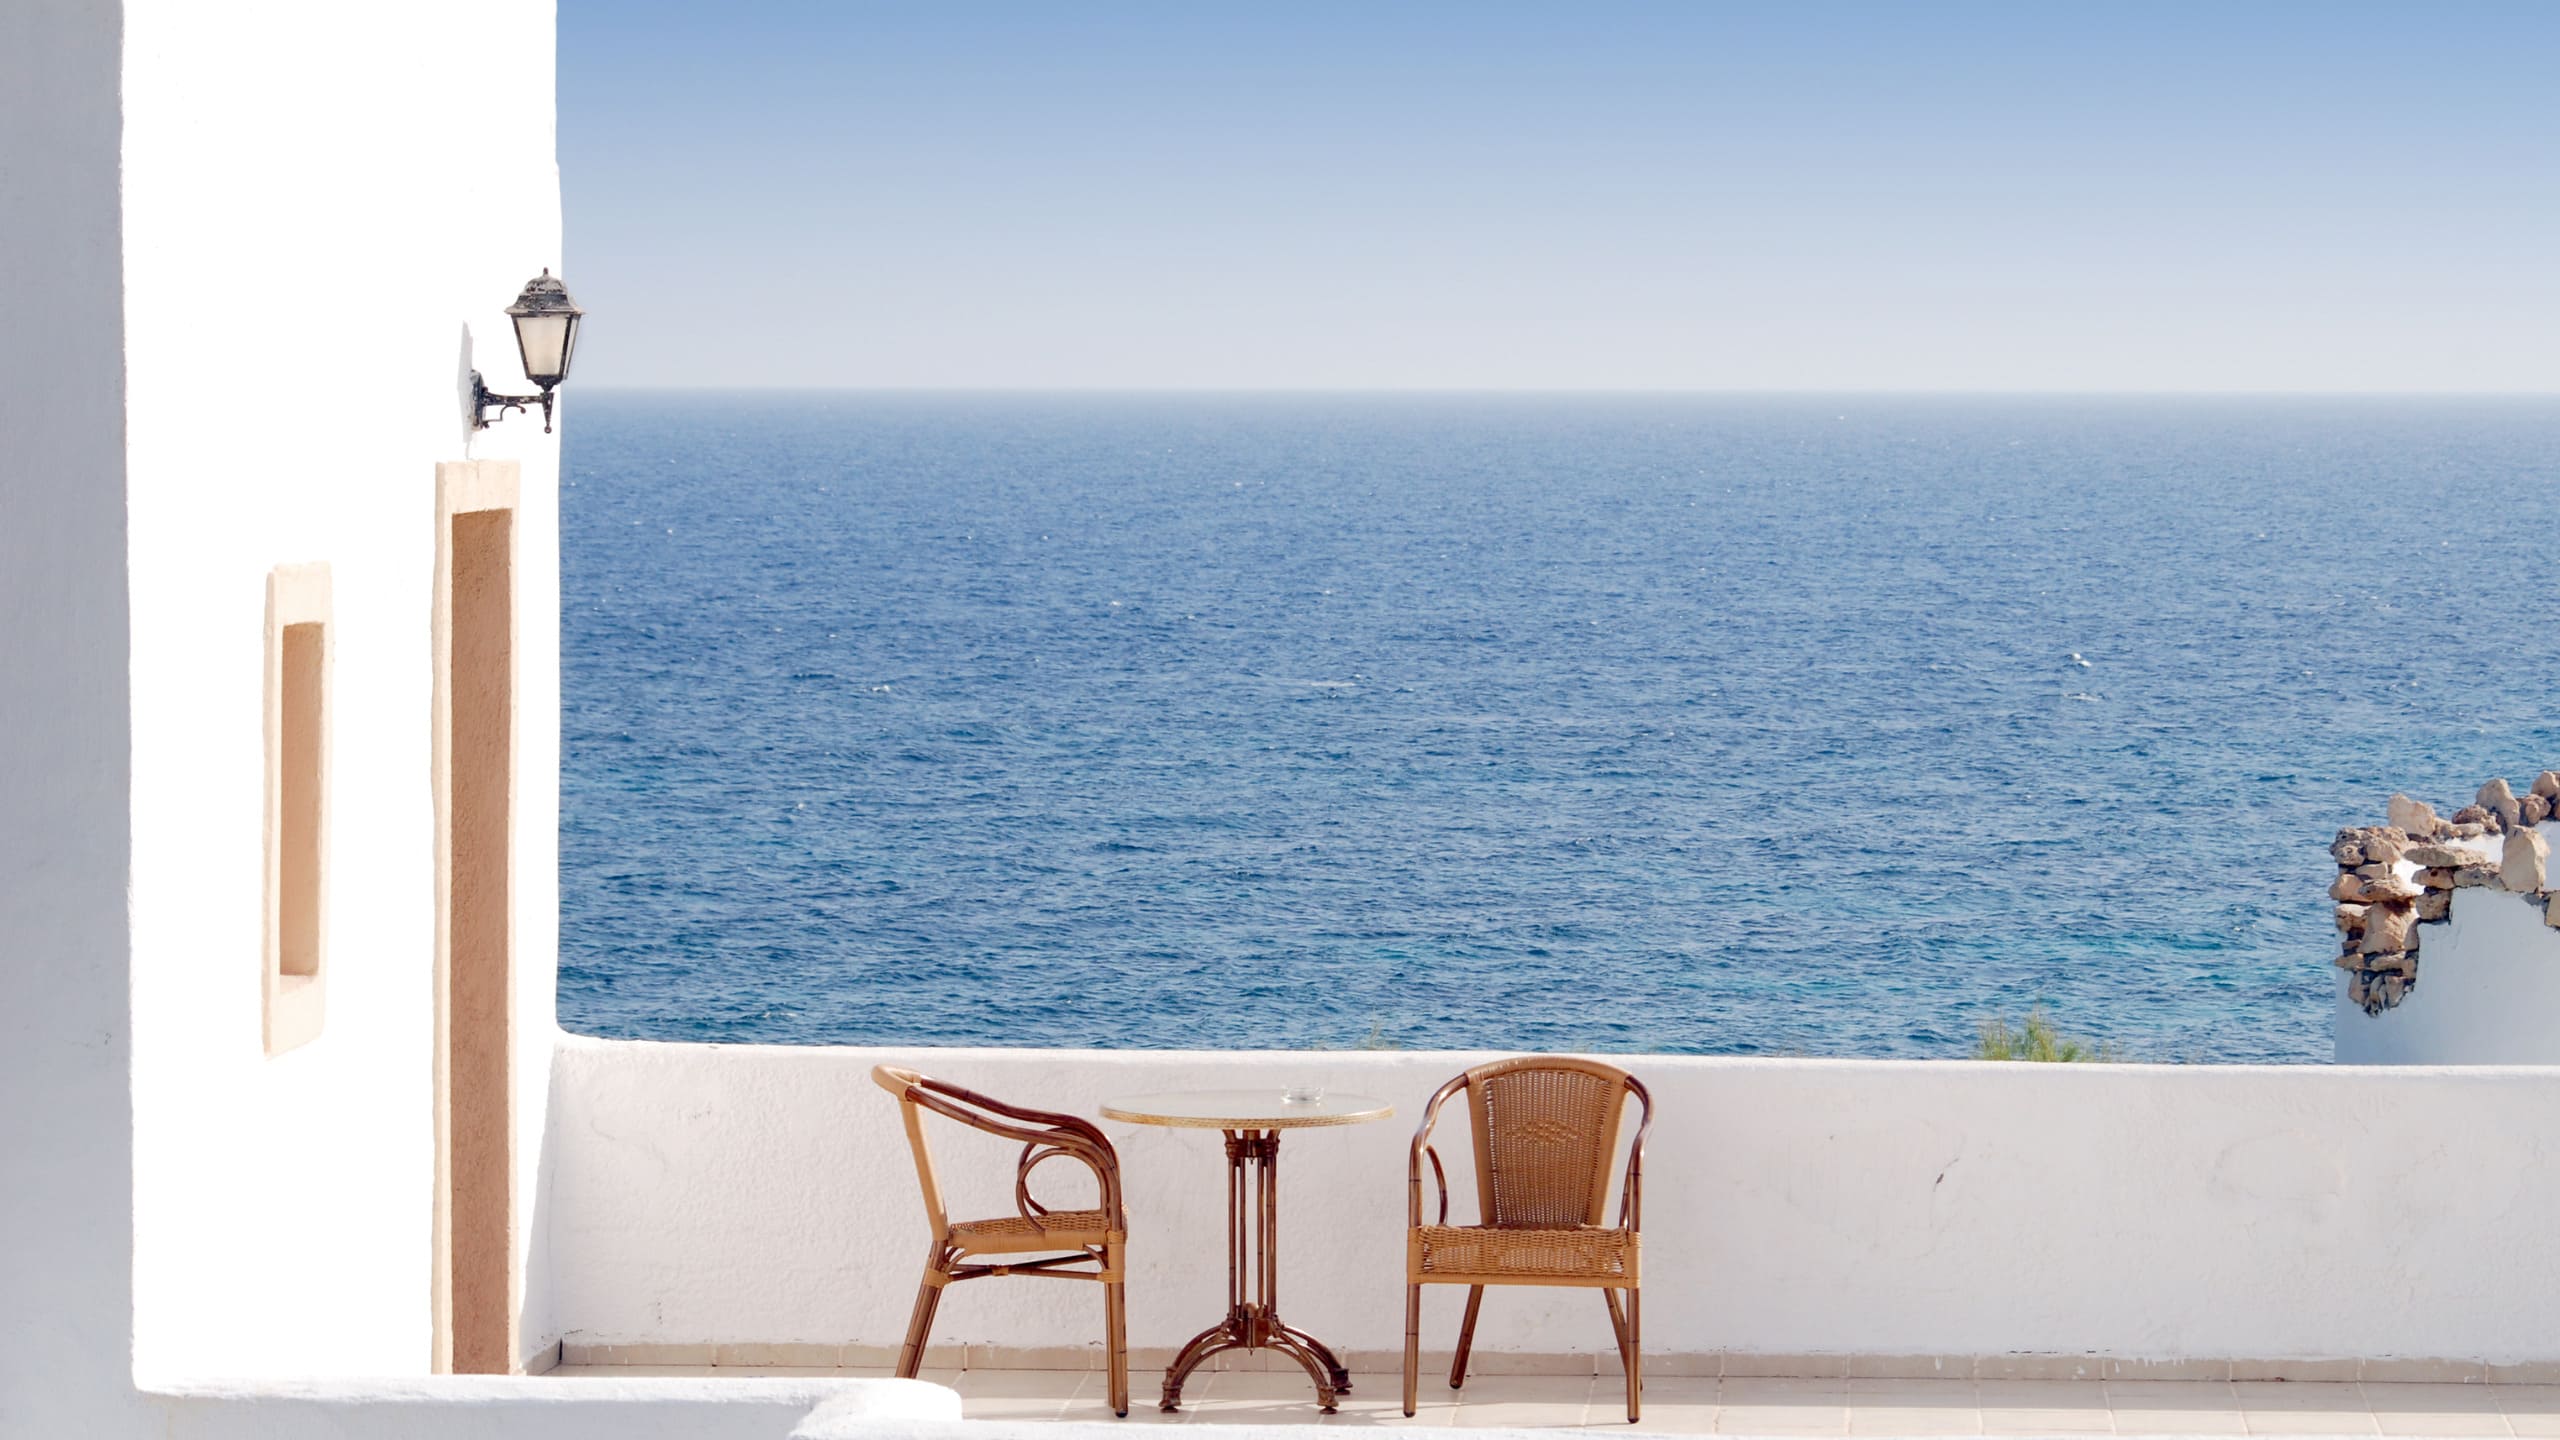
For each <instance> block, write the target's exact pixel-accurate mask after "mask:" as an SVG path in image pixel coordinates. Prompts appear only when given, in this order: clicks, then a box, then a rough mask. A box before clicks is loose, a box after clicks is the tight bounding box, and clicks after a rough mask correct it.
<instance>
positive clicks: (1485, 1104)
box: [1404, 1055, 1653, 1424]
mask: <svg viewBox="0 0 2560 1440" xmlns="http://www.w3.org/2000/svg"><path fill="white" fill-rule="evenodd" d="M1540 1082H1544V1083H1545V1084H1546V1085H1547V1086H1548V1087H1550V1088H1549V1091H1548V1093H1547V1094H1546V1095H1545V1096H1544V1097H1539V1096H1536V1095H1534V1094H1533V1095H1531V1096H1530V1097H1529V1098H1528V1099H1527V1102H1526V1103H1528V1105H1529V1106H1530V1108H1531V1110H1532V1112H1533V1113H1532V1114H1531V1115H1530V1116H1529V1117H1528V1118H1527V1119H1525V1120H1515V1119H1512V1118H1511V1115H1510V1112H1511V1109H1512V1108H1513V1104H1514V1103H1515V1102H1514V1101H1513V1100H1512V1099H1510V1098H1509V1097H1508V1096H1507V1095H1506V1092H1512V1091H1515V1090H1517V1089H1518V1088H1519V1087H1520V1086H1521V1085H1522V1084H1524V1083H1526V1084H1531V1085H1535V1084H1538V1083H1540ZM1602 1087H1605V1088H1602ZM1461 1091H1464V1092H1465V1093H1466V1096H1467V1114H1468V1119H1469V1122H1470V1128H1471V1129H1472V1130H1473V1132H1474V1141H1475V1156H1476V1213H1477V1219H1478V1222H1479V1223H1477V1224H1474V1225H1451V1224H1450V1223H1449V1173H1448V1171H1447V1169H1446V1168H1445V1167H1443V1166H1442V1165H1441V1163H1440V1152H1439V1149H1438V1148H1437V1147H1436V1146H1434V1145H1433V1144H1432V1143H1431V1132H1432V1127H1433V1126H1435V1125H1437V1124H1438V1123H1439V1121H1440V1107H1441V1106H1442V1105H1443V1104H1445V1103H1447V1102H1448V1100H1449V1099H1450V1098H1451V1097H1452V1096H1454V1095H1457V1094H1458V1093H1459V1092H1461ZM1630 1095H1632V1096H1634V1097H1635V1100H1636V1104H1637V1106H1638V1107H1639V1118H1638V1120H1637V1124H1636V1133H1635V1141H1634V1143H1633V1144H1632V1145H1631V1146H1630V1147H1629V1148H1628V1150H1627V1167H1626V1174H1625V1178H1624V1180H1623V1182H1622V1183H1621V1185H1620V1187H1619V1194H1618V1220H1617V1223H1616V1224H1615V1225H1614V1226H1603V1225H1602V1223H1601V1217H1602V1216H1603V1214H1605V1213H1606V1207H1607V1203H1608V1196H1609V1172H1610V1170H1611V1169H1612V1168H1613V1167H1612V1166H1611V1164H1610V1161H1611V1160H1612V1159H1613V1158H1614V1157H1615V1154H1616V1151H1617V1145H1618V1134H1619V1131H1620V1129H1621V1127H1622V1126H1623V1124H1624V1121H1625V1116H1626V1101H1627V1097H1628V1096H1630ZM1559 1105H1561V1106H1564V1107H1567V1108H1571V1107H1584V1108H1587V1110H1588V1114H1586V1115H1585V1116H1584V1117H1583V1118H1584V1119H1586V1120H1587V1121H1588V1122H1589V1124H1588V1127H1587V1130H1588V1133H1585V1128H1584V1127H1579V1126H1577V1125H1575V1124H1573V1123H1571V1122H1569V1121H1567V1120H1564V1119H1560V1118H1558V1117H1557V1116H1555V1115H1553V1114H1548V1113H1540V1112H1543V1111H1551V1110H1553V1109H1556V1108H1558V1106H1559ZM1652 1128H1653V1097H1652V1095H1651V1094H1650V1093H1649V1092H1647V1091H1646V1089H1645V1088H1644V1084H1643V1082H1641V1081H1639V1080H1637V1079H1636V1078H1635V1077H1634V1076H1632V1075H1629V1074H1628V1073H1626V1072H1625V1071H1623V1070H1620V1069H1617V1068H1615V1067H1614V1066H1609V1065H1603V1064H1601V1063H1599V1062H1598V1061H1596V1060H1579V1059H1573V1058H1569V1057H1566V1056H1560V1055H1532V1056H1523V1057H1521V1058H1520V1059H1516V1060H1500V1061H1496V1062H1494V1063H1492V1064H1489V1065H1479V1066H1476V1067H1475V1068H1474V1069H1472V1070H1469V1071H1467V1072H1466V1073H1465V1074H1462V1075H1459V1076H1458V1077H1456V1078H1455V1079H1453V1080H1451V1081H1449V1082H1448V1083H1447V1084H1445V1085H1443V1086H1441V1087H1440V1088H1439V1089H1438V1090H1437V1091H1434V1092H1433V1093H1432V1096H1431V1100H1430V1103H1429V1104H1427V1105H1425V1106H1424V1107H1423V1111H1422V1124H1421V1126H1420V1128H1418V1129H1416V1130H1415V1131H1414V1132H1413V1146H1412V1151H1411V1154H1410V1156H1409V1157H1408V1161H1407V1166H1406V1187H1407V1191H1408V1195H1409V1203H1408V1205H1407V1208H1406V1216H1405V1219H1406V1231H1405V1237H1406V1238H1405V1307H1404V1413H1405V1414H1407V1415H1411V1414H1413V1413H1414V1409H1415V1404H1416V1401H1417V1398H1418V1397H1417V1394H1416V1391H1417V1390H1418V1389H1419V1387H1420V1383H1421V1381H1420V1376H1421V1370H1422V1287H1423V1286H1425V1285H1464V1286H1466V1287H1467V1311H1466V1318H1465V1319H1464V1320H1462V1321H1461V1322H1459V1326H1458V1349H1457V1353H1456V1355H1455V1356H1454V1357H1453V1358H1452V1359H1451V1361H1450V1363H1449V1388H1451V1389H1453V1390H1454V1389H1458V1388H1460V1387H1462V1386H1464V1385H1465V1384H1466V1381H1467V1358H1468V1355H1469V1352H1470V1351H1471V1350H1472V1349H1473V1348H1474V1344H1475V1336H1476V1316H1477V1313H1478V1312H1479V1311H1480V1310H1481V1309H1482V1308H1483V1305H1484V1291H1485V1287H1486V1286H1488V1285H1562V1286H1576V1287H1581V1288H1586V1289H1596V1290H1598V1291H1600V1294H1601V1298H1602V1299H1603V1300H1605V1301H1606V1302H1607V1303H1608V1307H1609V1328H1610V1329H1611V1330H1612V1331H1613V1332H1614V1333H1615V1334H1616V1336H1617V1341H1618V1359H1619V1362H1620V1363H1621V1364H1622V1365H1623V1366H1624V1368H1625V1370H1626V1376H1627V1422H1628V1423H1629V1424H1633V1423H1635V1422H1636V1421H1637V1420H1638V1419H1639V1418H1641V1416H1642V1414H1643V1402H1644V1343H1643V1341H1644V1333H1643V1308H1642V1298H1641V1290H1642V1286H1643V1267H1642V1263H1641V1262H1642V1259H1643V1245H1642V1239H1643V1236H1642V1229H1643V1221H1644V1144H1645V1137H1646V1135H1647V1133H1648V1132H1650V1131H1651V1130H1652ZM1541 1148H1543V1149H1545V1150H1546V1151H1547V1152H1548V1153H1545V1154H1540V1153H1535V1152H1537V1151H1539V1150H1540V1149H1541ZM1558 1149H1562V1150H1564V1151H1566V1152H1568V1153H1567V1154H1565V1155H1563V1156H1561V1157H1559V1156H1557V1155H1556V1154H1554V1153H1553V1152H1554V1151H1555V1150H1558ZM1426 1157H1427V1158H1428V1159H1429V1160H1430V1162H1431V1173H1432V1177H1433V1179H1434V1180H1435V1181H1436V1182H1437V1184H1438V1186H1439V1192H1440V1213H1439V1216H1438V1218H1437V1219H1436V1220H1435V1221H1433V1222H1432V1223H1431V1224H1429V1225H1425V1224H1424V1223H1423V1219H1422V1162H1423V1160H1424V1159H1425V1158H1426ZM1622 1298H1623V1302H1624V1303H1623V1306H1622V1305H1621V1299H1622Z"/></svg>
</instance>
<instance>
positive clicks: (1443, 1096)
mask: <svg viewBox="0 0 2560 1440" xmlns="http://www.w3.org/2000/svg"><path fill="white" fill-rule="evenodd" d="M1466 1088H1467V1077H1466V1076H1464V1075H1460V1076H1458V1077H1457V1078H1456V1079H1454V1080H1451V1081H1450V1082H1449V1083H1447V1084H1445V1085H1443V1086H1441V1087H1440V1088H1439V1089H1437V1090H1434V1091H1432V1092H1431V1099H1430V1101H1429V1102H1428V1103H1426V1104H1425V1105H1424V1106H1423V1107H1422V1124H1421V1125H1420V1126H1419V1127H1417V1128H1416V1129H1415V1130H1414V1132H1413V1145H1412V1148H1411V1150H1410V1152H1409V1153H1408V1154H1407V1155H1406V1157H1405V1183H1406V1186H1407V1188H1408V1190H1409V1194H1408V1197H1407V1203H1406V1206H1405V1221H1406V1223H1407V1224H1409V1225H1412V1226H1414V1227H1416V1228H1419V1227H1420V1226H1421V1224H1422V1157H1423V1156H1425V1155H1429V1156H1430V1157H1431V1173H1432V1174H1433V1175H1435V1176H1437V1177H1438V1178H1439V1182H1440V1222H1439V1223H1441V1224H1443V1225H1445V1224H1447V1223H1448V1222H1449V1172H1448V1171H1446V1170H1444V1169H1442V1168H1441V1165H1440V1152H1439V1150H1438V1149H1437V1148H1436V1147H1434V1146H1433V1145H1432V1143H1431V1127H1433V1126H1434V1125H1437V1124H1439V1123H1440V1107H1441V1106H1442V1105H1444V1104H1447V1103H1448V1100H1449V1097H1450V1096H1452V1095H1455V1094H1457V1093H1458V1092H1459V1091H1461V1090H1464V1089H1466Z"/></svg>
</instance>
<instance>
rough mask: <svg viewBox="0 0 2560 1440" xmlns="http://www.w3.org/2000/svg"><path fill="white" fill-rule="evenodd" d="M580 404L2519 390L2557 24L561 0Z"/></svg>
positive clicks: (2226, 13)
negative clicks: (990, 393) (1258, 392)
mask: <svg viewBox="0 0 2560 1440" xmlns="http://www.w3.org/2000/svg"><path fill="white" fill-rule="evenodd" d="M560 163H561V172H562V181H563V185H564V189H565V194H566V203H567V207H568V216H567V218H568V235H569V238H568V254H567V256H566V257H565V260H566V272H565V273H566V274H567V276H568V278H569V281H570V284H571V287H572V288H573V290H574V291H575V292H576V294H577V296H578V298H579V300H580V301H581V302H582V303H583V304H585V305H586V306H587V307H588V308H589V309H590V310H591V311H592V312H594V320H593V323H592V325H591V328H590V331H589V336H588V339H587V341H586V342H585V343H584V344H582V346H581V349H580V356H579V360H580V371H581V373H580V376H579V378H580V379H581V380H582V381H585V382H588V383H590V384H598V385H603V384H623V385H659V384H664V385H812V386H928V387H1002V388H1021V387H1032V388H1049V387H1087V386H1095V387H1112V388H1130V387H1136V388H1156V387H1233V388H1263V387H1285V388H1316V389H1370V388H1381V389H1390V388H1531V389H1585V388H1602V389H1700V390H1756V389H1778V390H1802V389H1814V390H2052V389H2060V390H2385V391H2390V390H2455V391H2464V390H2499V391H2514V390H2534V391H2553V390H2560V3H2551V0H2535V3H2518V4H2505V5H2498V4H2462V3H2435V0H2425V3H2406V4H2395V5H2358V4H2350V3H2335V4H2300V5H2276V4H2260V5H2248V4H2239V3H2227V4H2196V5H2180V4H2170V3H2155V0H2141V3H2134V0H2126V3H2121V4H2111V5H2100V4H2096V3H2081V0H2045V3H2033V4H2001V5H1992V4H1924V3H1904V4H1883V3H1879V4H1823V3H1759V4H1748V5H1739V4H1704V3H1664V4H1642V5H1627V4H1607V3H1580V0H1577V3H1570V4H1568V3H1563V0H1558V3H1555V4H1550V5H1538V6H1527V5H1504V4H1490V3H1468V4H1434V3H1412V4H1403V5H1394V4H1386V3H1363V4H1327V3H1306V0H1288V3H1269V4H1260V5H1242V4H1224V3H1185V4H1162V5H1152V4H1111V3H1103V0H1072V3H1045V4H1023V5H1012V4H977V3H961V0H931V3H926V0H917V3H913V4H901V5H885V4H857V3H844V0H828V3H820V0H725V3H724V0H561V4H560Z"/></svg>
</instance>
